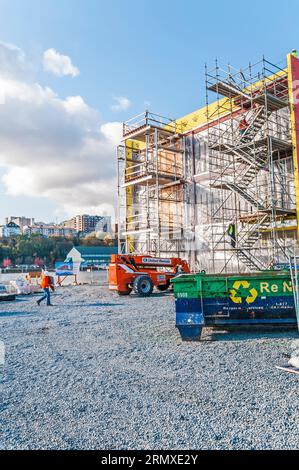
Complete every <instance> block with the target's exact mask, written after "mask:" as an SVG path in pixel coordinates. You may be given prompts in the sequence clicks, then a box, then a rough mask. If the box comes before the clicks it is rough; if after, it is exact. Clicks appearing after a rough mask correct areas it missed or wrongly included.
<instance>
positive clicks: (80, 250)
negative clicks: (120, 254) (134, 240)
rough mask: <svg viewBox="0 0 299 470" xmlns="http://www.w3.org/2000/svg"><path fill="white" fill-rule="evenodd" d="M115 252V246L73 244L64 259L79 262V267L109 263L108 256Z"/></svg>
mask: <svg viewBox="0 0 299 470" xmlns="http://www.w3.org/2000/svg"><path fill="white" fill-rule="evenodd" d="M116 253H117V247H115V246H75V247H74V248H72V250H71V251H70V252H69V253H68V255H67V257H66V260H68V261H73V262H75V263H78V262H81V263H82V264H81V267H83V268H84V267H88V266H103V265H108V264H109V263H110V257H111V255H113V254H116Z"/></svg>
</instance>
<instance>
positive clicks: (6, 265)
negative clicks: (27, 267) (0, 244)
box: [3, 258, 11, 268]
mask: <svg viewBox="0 0 299 470" xmlns="http://www.w3.org/2000/svg"><path fill="white" fill-rule="evenodd" d="M10 266H11V260H10V259H9V258H5V259H4V260H3V268H9V267H10Z"/></svg>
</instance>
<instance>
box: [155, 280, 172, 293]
mask: <svg viewBox="0 0 299 470" xmlns="http://www.w3.org/2000/svg"><path fill="white" fill-rule="evenodd" d="M169 286H170V281H167V283H166V284H164V286H157V289H158V290H159V291H160V292H165V291H166V290H168V289H169Z"/></svg>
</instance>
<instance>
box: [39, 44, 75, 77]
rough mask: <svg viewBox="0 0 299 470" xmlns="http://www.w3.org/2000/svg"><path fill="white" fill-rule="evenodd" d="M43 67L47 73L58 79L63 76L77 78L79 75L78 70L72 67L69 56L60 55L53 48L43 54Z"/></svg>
mask: <svg viewBox="0 0 299 470" xmlns="http://www.w3.org/2000/svg"><path fill="white" fill-rule="evenodd" d="M43 66H44V69H45V70H46V71H47V72H51V73H53V74H54V75H57V76H58V77H63V76H64V75H70V76H71V77H77V76H78V75H79V74H80V70H79V69H78V67H75V66H74V65H73V63H72V60H71V58H70V57H69V56H67V55H63V54H60V53H59V52H57V51H56V50H55V49H53V48H52V49H48V50H47V51H45V52H44V54H43Z"/></svg>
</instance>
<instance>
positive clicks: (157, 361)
mask: <svg viewBox="0 0 299 470" xmlns="http://www.w3.org/2000/svg"><path fill="white" fill-rule="evenodd" d="M35 300H36V298H35V297H27V298H25V297H23V298H21V299H20V300H18V301H17V302H13V303H7V304H5V303H4V302H3V303H2V304H0V339H1V340H2V341H4V343H5V346H6V361H5V365H4V366H2V367H0V376H1V385H0V386H1V399H0V400H1V402H0V426H1V433H0V448H1V449H299V433H298V423H299V411H298V410H299V406H298V405H299V396H298V384H299V377H298V376H296V375H292V374H287V373H284V372H280V371H278V370H277V369H275V365H279V364H280V365H282V364H284V363H286V362H287V357H286V356H289V354H290V351H291V345H292V342H294V340H295V339H296V338H297V336H296V333H295V332H284V333H265V332H264V333H253V332H234V333H232V332H231V333H224V332H219V333H215V332H212V331H211V330H206V332H205V333H204V337H203V341H202V342H200V343H182V342H181V340H180V338H179V335H178V333H177V331H176V329H175V327H174V301H173V298H172V295H171V294H166V295H165V294H163V295H161V294H156V295H153V296H152V297H151V298H150V299H140V298H137V297H134V296H131V297H118V295H117V294H111V293H109V292H108V290H107V287H105V286H104V287H103V286H102V287H97V286H78V287H65V288H61V289H59V290H57V293H56V295H55V296H54V297H53V302H54V303H55V307H53V308H46V307H42V308H38V307H37V306H36V303H35Z"/></svg>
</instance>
